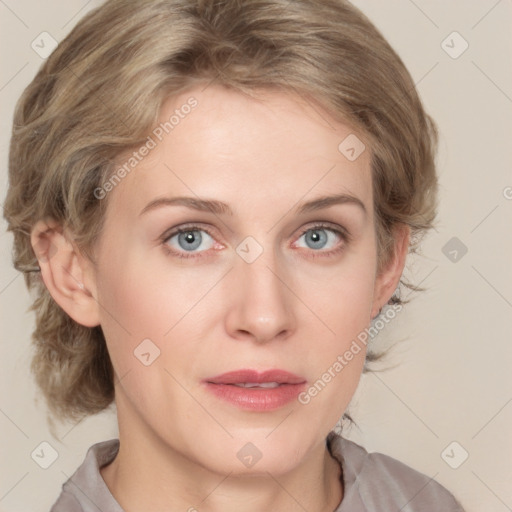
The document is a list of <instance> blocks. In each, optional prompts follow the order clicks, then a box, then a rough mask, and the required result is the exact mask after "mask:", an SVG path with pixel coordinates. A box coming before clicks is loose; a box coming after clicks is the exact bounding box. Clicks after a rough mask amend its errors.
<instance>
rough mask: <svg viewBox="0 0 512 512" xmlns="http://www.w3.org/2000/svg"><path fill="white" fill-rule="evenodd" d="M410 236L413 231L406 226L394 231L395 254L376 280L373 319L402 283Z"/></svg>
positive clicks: (398, 227)
mask: <svg viewBox="0 0 512 512" xmlns="http://www.w3.org/2000/svg"><path fill="white" fill-rule="evenodd" d="M410 235H411V229H410V227H409V226H407V225H406V224H400V225H398V226H397V227H396V228H395V230H394V240H395V241H394V252H393V254H392V256H391V257H390V258H389V261H388V262H387V264H386V265H385V267H384V268H383V269H382V270H381V272H380V274H379V275H378V276H377V278H376V280H375V289H374V295H373V296H374V299H373V306H372V311H371V318H374V317H375V316H377V315H378V314H379V311H380V310H381V309H382V307H383V306H384V305H385V304H387V302H388V301H389V299H390V298H391V297H392V295H393V293H394V292H395V290H396V288H397V286H398V284H399V282H400V277H401V276H402V272H403V270H404V266H405V261H406V258H407V253H408V252H409V241H410Z"/></svg>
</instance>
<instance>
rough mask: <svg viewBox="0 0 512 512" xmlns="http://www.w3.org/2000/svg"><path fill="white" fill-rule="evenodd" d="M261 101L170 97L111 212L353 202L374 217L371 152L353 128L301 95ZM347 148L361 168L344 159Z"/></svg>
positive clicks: (236, 96) (212, 93) (267, 95)
mask: <svg viewBox="0 0 512 512" xmlns="http://www.w3.org/2000/svg"><path fill="white" fill-rule="evenodd" d="M257 93H258V98H257V99H255V98H252V97H250V96H248V95H244V94H243V93H241V92H238V91H234V90H230V89H227V88H225V87H223V86H218V85H210V86H208V87H206V88H205V86H204V85H203V86H201V87H195V88H191V89H189V90H187V91H186V92H183V93H181V94H179V95H177V96H174V97H170V98H169V99H168V100H167V101H166V102H165V103H164V105H163V106H162V109H161V112H160V118H159V121H158V124H157V125H156V126H155V127H154V129H153V130H152V132H151V133H150V134H149V138H148V143H147V144H146V145H147V146H150V149H149V150H147V151H144V153H145V156H144V157H143V158H140V156H139V158H140V160H137V162H134V163H136V166H135V167H134V169H133V171H131V172H130V173H129V174H128V175H127V176H126V177H125V178H124V179H123V180H122V182H121V183H119V185H118V186H117V187H116V189H115V190H114V191H113V193H112V195H113V196H114V197H111V200H112V203H114V207H115V208H116V209H118V208H124V207H126V206H127V205H129V206H130V207H131V208H133V207H136V208H139V211H140V209H141V208H143V207H144V205H145V204H146V203H147V202H148V201H150V200H153V199H155V198H156V197H158V196H165V195H189V196H199V197H203V196H205V197H212V198H217V199H219V200H223V201H225V202H228V203H230V204H232V205H233V207H232V209H233V210H234V211H235V212H236V211H237V209H238V206H240V207H241V206H242V205H246V206H251V207H252V208H253V210H254V208H256V209H261V208H267V207H270V206H272V205H274V204H276V201H277V202H280V203H287V204H288V203H289V204H290V206H291V205H292V204H294V203H295V202H297V201H298V200H299V199H300V198H301V197H304V199H305V200H307V199H309V198H310V196H311V197H313V196H319V195H325V194H333V193H350V194H352V195H355V196H357V197H359V198H360V199H361V200H362V201H363V202H364V203H365V205H366V206H367V209H368V210H369V211H370V210H371V201H372V190H371V173H370V155H369V153H370V152H369V151H368V150H363V148H364V146H363V145H362V142H361V141H360V137H358V136H357V135H356V134H355V132H354V131H353V130H352V129H351V128H350V126H348V125H345V124H343V123H340V122H336V121H335V120H334V119H332V118H331V117H330V116H329V114H328V113H327V112H326V111H325V110H323V109H322V108H321V107H320V106H319V105H318V104H316V103H314V102H313V101H311V100H309V99H307V98H306V97H303V96H299V95H298V94H295V93H290V92H285V91H277V90H259V91H257ZM347 141H348V142H347ZM347 145H348V146H353V147H354V151H355V152H356V157H357V158H355V159H354V158H348V157H351V156H352V157H353V153H354V152H352V153H350V152H349V153H347V152H346V150H347ZM348 149H349V150H350V149H351V148H350V147H349V148H348ZM136 152H137V151H136ZM139 153H140V151H139ZM359 153H360V154H359ZM347 155H348V157H347ZM240 213H241V212H240Z"/></svg>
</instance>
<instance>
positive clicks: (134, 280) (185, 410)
mask: <svg viewBox="0 0 512 512" xmlns="http://www.w3.org/2000/svg"><path fill="white" fill-rule="evenodd" d="M192 98H193V99H192ZM184 105H189V106H191V107H190V108H188V107H184ZM176 111H177V112H176ZM173 115H174V117H173V118H172V120H171V121H170V122H169V119H171V116H173ZM161 122H162V123H163V124H162V125H160V127H159V129H156V130H155V131H154V132H153V133H152V134H151V135H150V137H151V139H148V142H147V145H146V147H147V151H146V150H142V151H139V150H138V151H137V155H135V156H133V155H132V156H133V158H135V160H132V161H130V162H129V161H128V158H127V159H126V161H124V162H120V167H121V166H122V165H123V164H125V163H126V164H127V166H126V167H125V170H126V169H129V172H127V173H126V176H125V177H124V178H123V179H121V181H120V182H119V183H118V184H116V186H115V187H113V190H111V191H110V192H109V197H108V200H109V205H108V211H107V216H106V219H105V226H104V231H103V233H102V236H101V238H100V239H99V241H98V245H97V247H96V258H97V260H96V267H95V269H94V275H93V278H94V280H95V283H96V284H95V286H96V289H95V298H96V299H97V302H98V304H99V305H100V306H99V315H100V322H101V327H102V329H103V331H104V334H105V337H106V340H107V345H108V350H109V352H110V356H111V359H112V363H113V366H114V370H115V373H116V403H117V408H118V417H119V428H120V435H121V436H123V438H124V439H130V441H129V442H130V443H132V444H133V446H139V447H146V448H148V447H150V446H151V447H152V449H155V448H156V447H158V449H162V450H164V451H166V452H169V453H171V452H172V453H174V454H178V455H180V456H184V457H185V458H186V459H187V460H189V461H191V462H193V463H197V464H199V465H200V466H202V467H205V468H208V469H210V470H214V471H219V472H222V473H227V472H230V471H231V472H235V473H236V472H244V471H252V472H258V471H262V472H266V471H270V472H271V473H273V474H278V473H280V472H285V471H288V470H290V469H292V468H294V467H296V466H297V465H299V464H300V463H302V462H304V461H307V458H308V456H311V454H312V453H313V452H314V450H315V449H316V450H318V449H319V447H320V446H321V445H323V443H324V441H325V437H326V435H327V433H328V432H329V431H330V430H331V429H332V428H333V427H334V425H335V424H336V422H337V421H338V419H339V418H340V416H341V415H342V414H343V412H344V411H345V409H346V407H347V404H348V403H349V401H350V399H351V397H352V395H353V393H354V391H355V388H356V386H357V383H358V381H359V377H360V374H361V371H362V367H363V363H364V358H365V350H364V349H360V350H359V351H357V353H356V351H355V350H352V355H353V357H352V359H351V360H350V361H347V360H346V358H345V359H344V361H345V363H346V364H343V365H342V369H341V370H340V366H339V365H336V364H335V363H336V362H337V361H338V362H339V361H340V359H339V356H340V357H342V356H343V355H344V354H345V352H346V351H347V350H349V349H350V347H351V345H352V342H353V341H354V340H355V339H356V338H357V336H358V334H359V333H360V332H361V331H364V329H365V328H366V327H367V326H368V325H369V323H370V320H371V316H372V314H375V312H376V311H377V310H378V308H379V307H380V306H382V303H381V304H377V303H376V301H375V302H374V297H375V296H376V295H375V292H376V264H377V260H376V245H375V243H376V239H375V231H374V224H373V201H372V186H371V174H370V155H369V151H365V150H363V148H362V147H361V146H359V145H358V144H360V143H359V142H358V141H357V139H355V138H354V135H351V134H352V131H351V130H350V129H349V128H348V127H346V126H344V125H342V124H339V123H336V122H334V120H332V119H331V118H329V116H328V115H327V114H326V113H325V112H324V111H322V110H321V109H320V108H319V107H318V106H315V107H313V106H312V105H311V104H308V103H307V102H306V101H305V100H304V99H301V98H300V97H298V96H294V95H290V94H285V93H282V92H276V91H273V92H266V93H265V98H264V101H262V102H258V101H255V100H253V99H250V98H248V97H246V96H244V95H242V94H240V93H237V92H233V91H228V90H227V89H225V88H222V87H220V86H213V85H212V86H209V87H207V88H206V89H204V90H201V88H199V87H198V88H194V89H190V90H189V91H187V92H186V93H183V94H181V95H180V96H177V97H174V98H173V99H172V100H169V101H168V102H167V104H166V105H165V106H164V108H163V109H162V112H161ZM166 122H168V124H167V125H165V123H166ZM167 132H168V133H167ZM349 136H350V138H349V139H347V141H345V142H343V141H344V140H345V139H346V137H349ZM160 139H161V140H160ZM342 142H343V143H342ZM340 143H342V144H341V147H340V149H339V146H340ZM153 146H154V147H153ZM350 148H354V151H351V149H350ZM361 151H362V152H361ZM142 153H144V155H145V156H144V155H143V154H142ZM146 153H147V154H146ZM359 153H360V154H359ZM122 174H123V173H121V176H122ZM334 196H338V200H331V199H328V200H325V201H323V202H319V201H318V200H319V199H320V198H324V197H331V198H332V197H334ZM183 197H186V198H187V199H186V200H182V199H180V200H177V198H183ZM206 200H208V201H214V202H215V203H214V205H215V209H208V208H206V207H205V204H204V203H203V201H206ZM221 203H222V206H219V205H220V204H221ZM182 228H183V229H185V232H184V233H181V234H180V233H177V230H178V229H182ZM353 346H354V345H352V347H353ZM360 346H361V345H360ZM335 368H336V369H335ZM246 371H247V372H246ZM272 371H276V372H277V373H274V374H272V373H269V374H267V375H263V372H272ZM232 372H234V373H232ZM251 372H252V373H251ZM326 372H328V373H329V372H330V377H331V378H330V379H328V378H327V377H325V375H324V374H325V373H326ZM223 374H230V375H224V376H223ZM323 375H324V377H322V376H323ZM319 379H320V380H322V382H323V385H318V384H317V392H316V393H315V392H314V391H312V392H310V391H308V390H310V388H311V387H314V385H315V382H317V381H318V380H319ZM243 383H245V384H247V383H248V384H260V385H259V386H256V387H244V385H243ZM236 384H238V385H236ZM319 389H320V391H319ZM141 449H142V448H141ZM258 459H259V460H258ZM253 465H254V468H252V466H253Z"/></svg>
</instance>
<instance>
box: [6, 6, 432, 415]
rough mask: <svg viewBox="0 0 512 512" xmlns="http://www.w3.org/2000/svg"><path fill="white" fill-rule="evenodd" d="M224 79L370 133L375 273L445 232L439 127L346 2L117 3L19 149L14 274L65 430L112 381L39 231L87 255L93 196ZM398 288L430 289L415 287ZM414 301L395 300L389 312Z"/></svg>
mask: <svg viewBox="0 0 512 512" xmlns="http://www.w3.org/2000/svg"><path fill="white" fill-rule="evenodd" d="M212 81H216V82H217V83H219V84H221V85H223V86H225V87H227V88H230V89H232V90H237V91H240V92H243V93H246V94H250V95H252V96H254V95H255V94H256V91H257V89H267V90H268V89H278V90H282V91H287V92H290V93H296V94H300V95H302V96H303V97H306V98H308V99H309V100H310V101H315V102H317V104H320V105H321V106H322V107H323V108H324V109H325V111H326V112H328V113H329V114H330V115H331V116H332V118H333V119H337V120H338V119H339V120H340V121H342V122H344V123H345V124H347V125H349V126H350V127H351V128H352V129H353V130H354V132H355V133H357V134H358V137H359V138H360V139H361V140H362V141H363V142H364V143H365V145H366V146H367V148H368V149H369V151H370V152H371V171H372V187H373V198H374V211H375V218H374V222H375V230H376V240H377V255H378V268H379V269H381V268H382V266H383V265H384V264H385V262H386V261H387V260H388V258H389V257H390V256H391V255H392V254H393V249H394V238H393V233H394V229H395V228H396V227H397V226H399V225H403V224H405V225H407V226H409V227H410V230H411V239H410V245H409V252H417V249H418V246H419V243H420V240H421V238H422V236H423V234H424V233H425V232H426V231H427V230H429V229H430V228H431V227H433V222H434V220H435V215H436V209H437V186H438V183H437V176H436V170H435V163H434V160H435V154H436V150H437V142H438V140H437V139H438V134H437V129H436V125H435V123H434V121H433V120H432V119H431V118H430V116H429V115H428V114H427V113H426V112H425V111H424V108H423V106H422V103H421V100H420V98H419V96H418V94H417V91H416V89H415V84H414V82H413V80H412V78H411V76H410V74H409V72H408V71H407V69H406V67H405V65H404V64H403V62H402V60H401V59H400V57H399V56H398V55H397V53H396V52H395V51H394V50H393V49H392V48H391V46H390V45H389V44H388V42H387V41H386V40H385V38H384V37H383V36H382V35H381V33H380V32H379V31H378V30H377V28H376V27H375V26H374V25H373V24H372V23H371V22H370V21H369V19H368V18H367V17H366V16H365V15H364V14H363V13H362V12H361V11H360V10H358V9H357V8H356V7H354V6H353V5H351V4H350V3H349V2H348V1H344V0H294V1H293V2H291V1H289V0H110V1H107V2H106V3H104V4H103V5H102V6H100V7H98V8H96V9H94V10H92V11H91V12H90V13H88V14H87V15H86V16H85V17H84V18H83V19H82V20H81V21H80V22H79V23H78V24H77V25H76V27H75V28H74V29H73V30H72V31H71V33H70V34H69V35H68V36H67V37H66V38H65V39H64V40H63V41H61V42H60V44H59V45H58V46H57V48H56V49H55V50H54V52H53V53H52V54H51V55H50V57H49V58H48V59H47V60H46V61H45V63H44V64H43V65H42V67H41V69H40V70H39V71H38V73H37V75H36V77H35V78H34V79H33V81H32V82H31V83H30V84H29V85H28V87H27V88H26V89H25V91H24V93H23V95H22V96H21V98H20V99H19V101H18V103H17V105H16V109H15V114H14V122H13V132H12V138H11V145H10V154H9V190H8V193H7V198H6V202H5V206H4V216H5V218H6V220H7V222H8V229H9V230H10V231H12V233H13V234H14V251H13V259H14V265H15V267H16V268H17V269H18V270H20V271H21V272H24V275H25V281H26V284H27V286H28V288H29V289H30V290H33V291H34V293H35V298H34V302H33V305H32V309H33V310H34V311H35V314H36V328H35V330H34V333H33V337H32V339H33V345H34V355H33V359H32V362H31V371H32V372H33V374H34V376H35V379H36V383H37V385H38V387H39V388H40V390H41V391H42V393H43V395H44V397H45V398H46V401H47V404H48V407H49V410H50V412H51V414H52V415H53V416H54V417H56V418H58V419H59V420H60V421H63V420H64V419H68V420H73V421H75V420H80V419H83V418H84V417H85V416H87V415H90V414H95V413H98V412H100V411H102V410H104V409H106V408H107V407H108V406H109V405H111V404H112V403H113V402H114V398H115V396H114V371H113V367H112V363H111V361H110V358H109V354H108V351H107V348H106V343H105V338H104V336H103V332H102V330H101V327H100V326H98V327H94V328H90V327H85V326H82V325H79V324H78V323H76V322H75V321H73V320H72V319H71V318H70V317H69V316H68V315H67V314H66V313H65V312H64V311H63V310H62V309H61V308H60V307H59V306H58V305H57V303H56V302H55V301H54V300H53V298H52V297H51V295H50V294H49V292H48V290H47V289H46V287H45V285H44V283H43V282H42V279H41V276H40V273H38V272H37V268H38V267H37V265H38V263H37V259H36V256H35V253H34V250H33V248H32V246H31V242H30V233H31V229H32V227H33V226H34V224H35V223H36V222H37V221H38V220H40V219H45V218H52V219H54V220H55V221H57V222H58V223H60V225H62V226H64V227H66V228H68V229H69V230H70V232H71V233H72V234H73V236H74V239H75V242H76V244H77V246H78V247H80V248H81V249H82V250H83V251H84V252H85V253H87V252H90V249H91V248H92V247H93V244H94V242H95V240H97V239H98V236H99V234H100V233H101V229H102V220H103V218H104V214H105V211H106V208H107V205H108V197H106V198H105V199H98V198H97V197H96V195H95V193H94V191H95V190H96V189H97V188H98V187H100V186H101V185H102V184H104V183H105V182H106V180H108V179H109V177H111V176H112V175H113V172H114V170H115V168H116V162H119V159H120V157H121V155H123V154H125V153H126V152H127V151H129V150H130V149H132V150H133V148H134V147H137V145H141V144H142V143H143V142H145V140H146V138H147V136H148V133H150V131H151V129H152V128H153V127H154V126H155V125H156V123H157V121H158V116H159V112H160V109H161V106H162V104H163V102H164V101H165V100H166V99H168V98H169V97H170V96H172V95H174V94H178V93H181V92H183V91H186V90H187V89H188V88H190V87H192V86H194V85H195V84H197V83H199V82H204V83H205V84H206V83H208V82H212ZM340 142H341V141H340ZM89 256H90V257H91V258H92V255H91V254H89ZM34 270H36V271H35V272H34ZM401 286H407V287H408V288H410V289H412V290H421V289H422V288H419V287H417V286H414V285H413V284H411V283H407V282H405V280H404V279H403V276H402V279H401V281H400V286H399V288H398V289H397V291H398V292H399V291H400V288H401ZM403 303H405V301H403V300H402V299H401V298H400V296H399V294H395V295H394V296H393V297H392V298H391V299H390V301H389V304H403ZM368 357H371V356H370V355H369V356H368ZM50 422H51V420H50ZM51 423H52V422H51Z"/></svg>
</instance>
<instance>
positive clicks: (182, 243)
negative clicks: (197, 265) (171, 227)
mask: <svg viewBox="0 0 512 512" xmlns="http://www.w3.org/2000/svg"><path fill="white" fill-rule="evenodd" d="M162 242H163V243H164V246H165V247H166V248H167V250H168V251H169V252H171V253H172V254H173V255H175V256H177V257H179V258H193V257H195V255H196V254H197V253H199V252H203V251H207V250H208V249H211V248H212V247H213V246H214V244H215V240H214V239H213V237H212V236H211V235H210V233H209V232H208V231H206V230H205V229H204V228H201V227H199V226H185V227H181V228H179V229H176V230H175V231H174V232H172V233H170V234H166V235H164V238H163V239H162ZM198 249H199V250H198ZM187 253H189V254H187Z"/></svg>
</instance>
